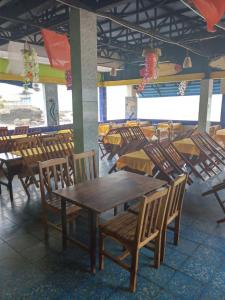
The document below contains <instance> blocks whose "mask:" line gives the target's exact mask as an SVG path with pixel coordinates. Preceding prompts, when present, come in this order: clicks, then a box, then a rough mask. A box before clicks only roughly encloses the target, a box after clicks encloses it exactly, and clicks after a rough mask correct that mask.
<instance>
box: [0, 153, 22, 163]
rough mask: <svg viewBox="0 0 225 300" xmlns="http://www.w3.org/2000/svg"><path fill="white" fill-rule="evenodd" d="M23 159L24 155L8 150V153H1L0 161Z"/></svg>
mask: <svg viewBox="0 0 225 300" xmlns="http://www.w3.org/2000/svg"><path fill="white" fill-rule="evenodd" d="M19 159H22V156H20V155H17V154H14V153H11V152H6V153H0V161H4V162H7V161H13V160H19Z"/></svg>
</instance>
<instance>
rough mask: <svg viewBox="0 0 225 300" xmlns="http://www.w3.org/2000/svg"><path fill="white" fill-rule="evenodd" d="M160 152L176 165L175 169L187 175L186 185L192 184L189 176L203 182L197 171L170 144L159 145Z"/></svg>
mask: <svg viewBox="0 0 225 300" xmlns="http://www.w3.org/2000/svg"><path fill="white" fill-rule="evenodd" d="M160 147H161V150H162V151H163V153H164V154H165V156H166V157H167V158H168V159H169V158H170V159H171V163H173V164H176V166H177V168H179V169H180V171H181V172H182V171H183V172H185V173H187V174H188V183H189V184H191V183H193V180H192V178H191V175H192V174H193V175H195V176H196V177H198V178H200V179H202V180H204V178H203V176H202V174H201V173H200V172H199V171H198V170H197V168H196V167H195V166H194V165H193V164H192V162H191V161H190V160H188V159H187V158H186V157H185V156H184V155H183V154H182V153H180V152H179V151H177V149H176V147H175V146H174V145H173V144H172V143H170V142H163V143H160Z"/></svg>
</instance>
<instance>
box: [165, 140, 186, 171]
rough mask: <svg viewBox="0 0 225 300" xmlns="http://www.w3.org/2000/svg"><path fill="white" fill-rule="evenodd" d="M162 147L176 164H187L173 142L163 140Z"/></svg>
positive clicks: (180, 165)
mask: <svg viewBox="0 0 225 300" xmlns="http://www.w3.org/2000/svg"><path fill="white" fill-rule="evenodd" d="M160 147H161V149H162V151H163V152H164V153H165V155H167V156H168V157H169V158H170V159H171V160H172V161H173V162H174V163H175V164H176V165H178V166H179V167H180V168H182V167H184V166H185V164H186V161H185V160H184V158H183V157H182V156H181V154H180V153H179V152H178V151H177V149H176V148H175V147H174V145H173V144H172V143H170V142H168V141H166V142H161V143H160Z"/></svg>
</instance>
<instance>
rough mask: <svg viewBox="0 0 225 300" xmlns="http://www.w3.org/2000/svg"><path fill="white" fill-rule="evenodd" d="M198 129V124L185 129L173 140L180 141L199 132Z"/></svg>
mask: <svg viewBox="0 0 225 300" xmlns="http://www.w3.org/2000/svg"><path fill="white" fill-rule="evenodd" d="M197 129H198V127H197V125H196V126H194V127H193V128H191V129H187V130H184V131H182V132H180V133H178V134H177V135H176V136H175V137H174V139H173V141H174V142H175V141H179V140H183V139H187V138H190V137H191V136H192V135H193V134H195V133H196V132H197Z"/></svg>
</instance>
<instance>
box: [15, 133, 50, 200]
mask: <svg viewBox="0 0 225 300" xmlns="http://www.w3.org/2000/svg"><path fill="white" fill-rule="evenodd" d="M14 150H16V151H18V152H19V154H20V155H21V156H22V157H23V161H22V168H21V170H20V172H19V174H18V178H19V180H20V182H21V184H22V186H23V188H24V190H25V192H26V194H27V196H28V198H30V192H29V189H28V188H29V187H30V186H31V185H33V184H34V185H35V186H36V187H37V188H39V183H38V180H37V178H36V175H38V171H39V169H38V162H39V161H44V160H46V159H47V155H46V153H45V151H44V149H43V148H42V147H41V145H40V141H39V139H38V138H37V137H26V138H21V139H17V140H16V141H15V142H14Z"/></svg>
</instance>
